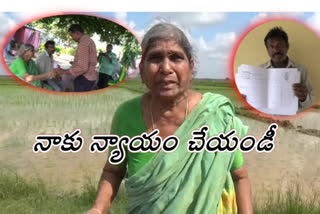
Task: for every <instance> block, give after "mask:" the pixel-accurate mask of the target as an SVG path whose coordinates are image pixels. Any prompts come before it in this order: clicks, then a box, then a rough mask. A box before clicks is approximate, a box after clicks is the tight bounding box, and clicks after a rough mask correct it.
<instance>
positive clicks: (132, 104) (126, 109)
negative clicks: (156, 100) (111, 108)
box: [116, 96, 142, 116]
mask: <svg viewBox="0 0 320 214" xmlns="http://www.w3.org/2000/svg"><path fill="white" fill-rule="evenodd" d="M141 98H142V97H141V96H139V97H135V98H133V99H130V100H127V101H125V102H124V103H122V104H120V105H119V107H118V108H117V110H116V115H122V116H126V115H133V114H135V113H137V112H141Z"/></svg>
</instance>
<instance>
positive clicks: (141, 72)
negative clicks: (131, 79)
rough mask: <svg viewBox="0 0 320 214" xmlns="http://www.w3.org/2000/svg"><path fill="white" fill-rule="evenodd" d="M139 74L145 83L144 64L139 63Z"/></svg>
mask: <svg viewBox="0 0 320 214" xmlns="http://www.w3.org/2000/svg"><path fill="white" fill-rule="evenodd" d="M139 72H140V77H141V80H142V83H145V80H144V75H143V62H140V63H139Z"/></svg>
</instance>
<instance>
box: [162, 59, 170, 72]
mask: <svg viewBox="0 0 320 214" xmlns="http://www.w3.org/2000/svg"><path fill="white" fill-rule="evenodd" d="M160 70H161V72H163V73H170V72H171V64H170V60H169V59H168V58H166V57H165V58H164V59H163V61H162V63H161V65H160Z"/></svg>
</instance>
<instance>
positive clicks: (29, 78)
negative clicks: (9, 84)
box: [9, 44, 56, 89]
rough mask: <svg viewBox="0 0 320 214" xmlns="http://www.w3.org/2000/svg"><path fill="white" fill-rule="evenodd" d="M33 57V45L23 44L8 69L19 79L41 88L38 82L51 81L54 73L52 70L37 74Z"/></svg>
mask: <svg viewBox="0 0 320 214" xmlns="http://www.w3.org/2000/svg"><path fill="white" fill-rule="evenodd" d="M33 57H34V47H33V45H31V44H23V45H21V47H20V49H19V51H18V58H17V59H16V60H14V61H13V62H12V64H11V65H10V67H9V68H10V70H11V71H12V73H14V74H15V75H16V76H17V77H19V78H20V79H22V80H24V81H26V82H30V84H32V85H34V86H37V87H39V88H42V87H43V86H42V83H41V81H40V80H45V79H51V78H53V77H54V76H55V75H56V73H55V70H52V71H50V72H47V73H44V74H39V72H38V69H37V66H36V64H35V62H34V61H33V60H32V58H33ZM48 89H49V88H48Z"/></svg>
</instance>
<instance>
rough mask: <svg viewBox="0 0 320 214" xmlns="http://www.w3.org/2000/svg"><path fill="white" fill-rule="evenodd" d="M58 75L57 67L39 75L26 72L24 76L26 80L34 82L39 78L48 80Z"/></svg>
mask: <svg viewBox="0 0 320 214" xmlns="http://www.w3.org/2000/svg"><path fill="white" fill-rule="evenodd" d="M56 75H57V72H56V69H53V70H51V71H49V72H47V73H43V74H39V75H30V74H28V73H26V74H24V75H23V76H22V78H23V79H24V80H25V81H26V82H33V81H37V80H46V79H51V78H53V77H55V76H56Z"/></svg>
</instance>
